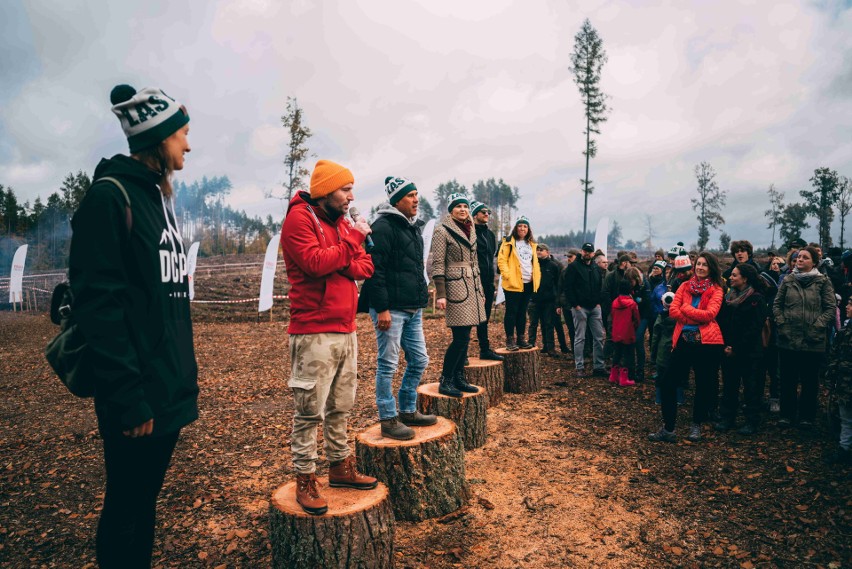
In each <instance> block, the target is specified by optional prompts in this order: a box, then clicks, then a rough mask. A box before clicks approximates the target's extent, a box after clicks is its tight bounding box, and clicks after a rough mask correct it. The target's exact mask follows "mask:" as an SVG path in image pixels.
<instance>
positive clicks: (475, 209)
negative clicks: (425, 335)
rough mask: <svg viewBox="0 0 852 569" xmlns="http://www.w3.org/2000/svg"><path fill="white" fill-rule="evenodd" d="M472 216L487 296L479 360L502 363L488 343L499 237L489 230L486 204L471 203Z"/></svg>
mask: <svg viewBox="0 0 852 569" xmlns="http://www.w3.org/2000/svg"><path fill="white" fill-rule="evenodd" d="M470 215H471V217H473V227H474V229H475V230H476V260H477V262H478V264H479V280H480V282H482V292H483V293H484V294H485V322H482V323H480V324H479V326H477V327H476V338H477V340H478V341H479V358H480V359H482V360H498V361H501V360H502V359H503V356H501V355H499V354H497V353H495V352H494V351H493V350H492V349H491V344H490V342H489V341H488V321H489V320H490V319H491V307H492V306H493V305H494V293H495V292H496V291H495V290H494V287H495V282H494V280H495V273H494V258H495V257H496V256H497V236H496V235H494V232H493V231H491V230H490V229H488V218H489V217H490V216H491V210H490V209H488V207H487V206H486V205H485V204H484V203H482V202H473V203H471V204H470Z"/></svg>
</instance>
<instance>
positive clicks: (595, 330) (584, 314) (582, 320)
mask: <svg viewBox="0 0 852 569" xmlns="http://www.w3.org/2000/svg"><path fill="white" fill-rule="evenodd" d="M571 314H572V315H573V316H574V365H575V366H576V367H577V369H578V370H581V369H584V367H585V363H584V362H583V350H585V349H586V326H587V325H588V326H590V327H591V329H592V338H593V339H594V345H593V346H592V359H593V362H594V363H593V365H594V367H595V369H598V370H601V369H604V358H603V349H604V346H603V342H604V327H603V320H602V319H601V307H600V306H595V307H594V308H580V310H577V309H576V308H572V309H571Z"/></svg>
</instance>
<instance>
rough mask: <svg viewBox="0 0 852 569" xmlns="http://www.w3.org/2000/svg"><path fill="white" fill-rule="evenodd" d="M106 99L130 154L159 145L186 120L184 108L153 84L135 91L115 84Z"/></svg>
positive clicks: (129, 87)
mask: <svg viewBox="0 0 852 569" xmlns="http://www.w3.org/2000/svg"><path fill="white" fill-rule="evenodd" d="M109 100H110V102H111V103H112V105H113V107H112V112H113V113H115V116H117V117H118V120H119V121H121V128H122V129H123V130H124V134H125V136H127V143H128V144H129V145H130V153H131V154H136V153H137V152H140V151H142V150H145V149H146V148H151V147H152V146H156V145H158V144H160V143H161V142H163V141H164V140H165V139H167V138H168V137H170V136H171V135H173V134H174V133H175V132H177V131H178V130H179V129H181V128H182V127H183V126H184V125H185V124H186V123H188V122H189V113H187V112H186V107H184V106H183V105H181V104H180V103H178V102H177V101H176V100H175V99H173V98H172V97H169V96H168V95H166V94H165V93H164V92H163V91H162V90H161V89H157V88H156V87H145V88H144V89H142V90H141V91H138V92H137V91H136V89H134V88H133V87H131V86H130V85H116V86H115V87H113V89H112V92H111V93H110V94H109Z"/></svg>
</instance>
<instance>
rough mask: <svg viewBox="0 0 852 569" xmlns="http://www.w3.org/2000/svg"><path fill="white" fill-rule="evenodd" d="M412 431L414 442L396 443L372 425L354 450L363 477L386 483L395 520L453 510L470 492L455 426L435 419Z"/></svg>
mask: <svg viewBox="0 0 852 569" xmlns="http://www.w3.org/2000/svg"><path fill="white" fill-rule="evenodd" d="M414 431H415V433H416V435H415V437H414V438H413V439H411V440H408V441H398V440H394V439H387V438H384V437H382V434H381V425H380V424H376V425H373V426H372V427H370V428H369V429H367V430H366V431H363V432H361V433H359V434H358V436H357V437H356V439H355V451H356V453H357V454H358V464H359V465H360V466H361V468H362V469H363V472H364V474H367V475H369V476H375V477H376V478H378V479H379V480H380V481H382V482H383V483H384V484H387V486H388V490H389V491H390V496H391V505H392V506H393V512H394V514H395V515H396V519H398V520H407V521H414V522H419V521H421V520H425V519H428V518H436V517H439V516H443V515H446V514H449V513H450V512H454V511H456V510H458V509H459V508H461V507H462V506H463V505H464V503H465V502H466V501H467V499H468V497H469V490H468V486H467V480H466V479H465V473H464V446H463V444H462V440H461V437H459V432H458V428H457V427H456V424H455V423H453V422H452V421H450V420H449V419H445V418H444V417H438V422H437V423H436V424H434V425H431V426H428V427H414Z"/></svg>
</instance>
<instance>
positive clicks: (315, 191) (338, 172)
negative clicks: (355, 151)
mask: <svg viewBox="0 0 852 569" xmlns="http://www.w3.org/2000/svg"><path fill="white" fill-rule="evenodd" d="M354 183H355V176H353V175H352V172H351V171H350V170H349V168H346V167H345V166H341V165H340V164H338V163H337V162H332V161H331V160H320V161H319V162H317V164H316V166H314V171H313V173H312V174H311V198H312V199H315V200H317V199H319V198H324V197H325V196H327V195H328V194H330V193H331V192H333V191H335V190H339V189H340V188H342V187H343V186H345V185H347V184H354Z"/></svg>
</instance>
